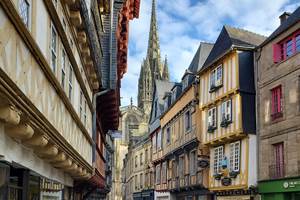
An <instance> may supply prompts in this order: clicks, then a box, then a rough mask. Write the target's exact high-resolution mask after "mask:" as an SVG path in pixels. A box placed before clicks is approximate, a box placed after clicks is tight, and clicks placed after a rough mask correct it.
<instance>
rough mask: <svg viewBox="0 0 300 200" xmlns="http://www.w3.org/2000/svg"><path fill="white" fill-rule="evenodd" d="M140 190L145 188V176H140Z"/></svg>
mask: <svg viewBox="0 0 300 200" xmlns="http://www.w3.org/2000/svg"><path fill="white" fill-rule="evenodd" d="M140 188H143V174H140Z"/></svg>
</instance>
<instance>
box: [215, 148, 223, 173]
mask: <svg viewBox="0 0 300 200" xmlns="http://www.w3.org/2000/svg"><path fill="white" fill-rule="evenodd" d="M223 158H224V146H218V147H215V148H214V164H213V170H214V174H218V173H219V172H220V170H221V168H222V161H223Z"/></svg>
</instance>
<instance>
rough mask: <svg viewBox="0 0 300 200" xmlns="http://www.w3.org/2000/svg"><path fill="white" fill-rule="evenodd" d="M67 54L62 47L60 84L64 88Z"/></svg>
mask: <svg viewBox="0 0 300 200" xmlns="http://www.w3.org/2000/svg"><path fill="white" fill-rule="evenodd" d="M66 57H67V54H66V51H65V49H64V48H62V51H61V85H62V88H63V89H64V90H65V84H66V63H67V59H66Z"/></svg>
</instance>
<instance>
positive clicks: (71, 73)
mask: <svg viewBox="0 0 300 200" xmlns="http://www.w3.org/2000/svg"><path fill="white" fill-rule="evenodd" d="M72 80H73V68H72V66H71V65H70V69H69V99H70V101H72V88H73V86H72V82H73V81H72Z"/></svg>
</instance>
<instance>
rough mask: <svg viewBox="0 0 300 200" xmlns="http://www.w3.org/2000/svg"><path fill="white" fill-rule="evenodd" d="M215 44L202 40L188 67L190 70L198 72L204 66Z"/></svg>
mask: <svg viewBox="0 0 300 200" xmlns="http://www.w3.org/2000/svg"><path fill="white" fill-rule="evenodd" d="M213 46H214V44H212V43H207V42H200V45H199V47H198V49H197V52H196V54H195V55H194V58H193V60H192V62H191V64H190V66H189V68H188V71H190V72H192V73H197V72H198V71H199V70H200V69H201V68H202V66H203V64H204V62H205V60H206V58H207V56H208V55H209V53H210V51H211V49H212V48H213Z"/></svg>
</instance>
